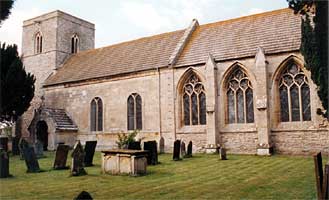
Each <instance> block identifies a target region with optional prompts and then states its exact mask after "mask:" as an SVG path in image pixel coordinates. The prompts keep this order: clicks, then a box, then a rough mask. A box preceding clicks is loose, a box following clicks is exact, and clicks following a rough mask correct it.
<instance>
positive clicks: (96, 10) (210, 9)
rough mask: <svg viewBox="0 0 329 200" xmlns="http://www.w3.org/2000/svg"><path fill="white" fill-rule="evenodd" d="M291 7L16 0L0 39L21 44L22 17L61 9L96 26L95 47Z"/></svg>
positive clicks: (215, 0) (265, 1)
mask: <svg viewBox="0 0 329 200" xmlns="http://www.w3.org/2000/svg"><path fill="white" fill-rule="evenodd" d="M286 7H288V3H287V1H286V0H16V2H15V4H14V8H13V9H12V14H11V15H10V17H9V19H7V20H6V21H4V22H3V24H2V25H1V28H0V41H1V42H6V43H15V44H17V45H18V46H19V47H20V46H21V41H22V40H21V37H22V23H23V20H26V19H29V18H32V17H36V16H38V15H41V14H44V13H47V12H51V11H54V10H61V11H64V12H67V13H69V14H72V15H74V16H77V17H80V18H82V19H85V20H87V21H90V22H92V23H94V24H95V26H96V38H95V41H96V44H95V45H96V48H97V47H102V46H107V45H110V44H114V43H118V42H122V41H127V40H132V39H136V38H139V37H145V36H149V35H154V34H157V33H162V32H169V31H174V30H178V29H183V28H186V27H187V26H188V25H189V24H190V22H191V21H192V19H193V18H196V19H198V21H199V23H200V24H205V23H210V22H215V21H220V20H225V19H230V18H236V17H240V16H244V15H250V14H255V13H259V12H265V11H270V10H276V9H280V8H286Z"/></svg>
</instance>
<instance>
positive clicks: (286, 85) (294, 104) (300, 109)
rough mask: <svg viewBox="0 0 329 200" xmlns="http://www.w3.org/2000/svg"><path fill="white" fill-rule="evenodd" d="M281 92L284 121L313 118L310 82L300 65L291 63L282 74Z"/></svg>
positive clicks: (282, 118) (281, 110)
mask: <svg viewBox="0 0 329 200" xmlns="http://www.w3.org/2000/svg"><path fill="white" fill-rule="evenodd" d="M279 94H280V119H281V121H282V122H291V121H310V120H311V100H310V87H309V82H308V79H307V77H306V76H305V74H304V72H303V71H302V70H301V68H300V67H299V66H298V65H296V64H294V63H291V64H290V65H288V67H287V69H285V71H283V73H282V74H281V76H280V79H279Z"/></svg>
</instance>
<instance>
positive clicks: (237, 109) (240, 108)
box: [226, 68, 254, 124]
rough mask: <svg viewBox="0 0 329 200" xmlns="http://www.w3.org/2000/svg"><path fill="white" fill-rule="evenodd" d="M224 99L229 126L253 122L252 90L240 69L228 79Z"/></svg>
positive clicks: (246, 77)
mask: <svg viewBox="0 0 329 200" xmlns="http://www.w3.org/2000/svg"><path fill="white" fill-rule="evenodd" d="M226 97H227V122H228V123H229V124H233V123H253V122H254V102H253V88H252V85H251V82H250V80H249V78H248V76H247V75H246V74H245V73H244V72H243V71H242V70H241V69H240V68H237V69H236V70H234V71H233V73H232V74H231V76H230V77H229V79H228V84H227V92H226Z"/></svg>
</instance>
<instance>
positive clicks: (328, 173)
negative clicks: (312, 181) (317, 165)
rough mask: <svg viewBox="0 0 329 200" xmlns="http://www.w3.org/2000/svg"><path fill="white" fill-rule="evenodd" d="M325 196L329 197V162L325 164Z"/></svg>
mask: <svg viewBox="0 0 329 200" xmlns="http://www.w3.org/2000/svg"><path fill="white" fill-rule="evenodd" d="M322 191H323V198H324V199H329V164H326V165H325V166H324V175H323V189H322Z"/></svg>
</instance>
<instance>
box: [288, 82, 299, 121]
mask: <svg viewBox="0 0 329 200" xmlns="http://www.w3.org/2000/svg"><path fill="white" fill-rule="evenodd" d="M290 96H291V101H290V102H291V120H292V121H300V110H299V92H298V87H297V86H296V85H293V86H292V87H291V88H290Z"/></svg>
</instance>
